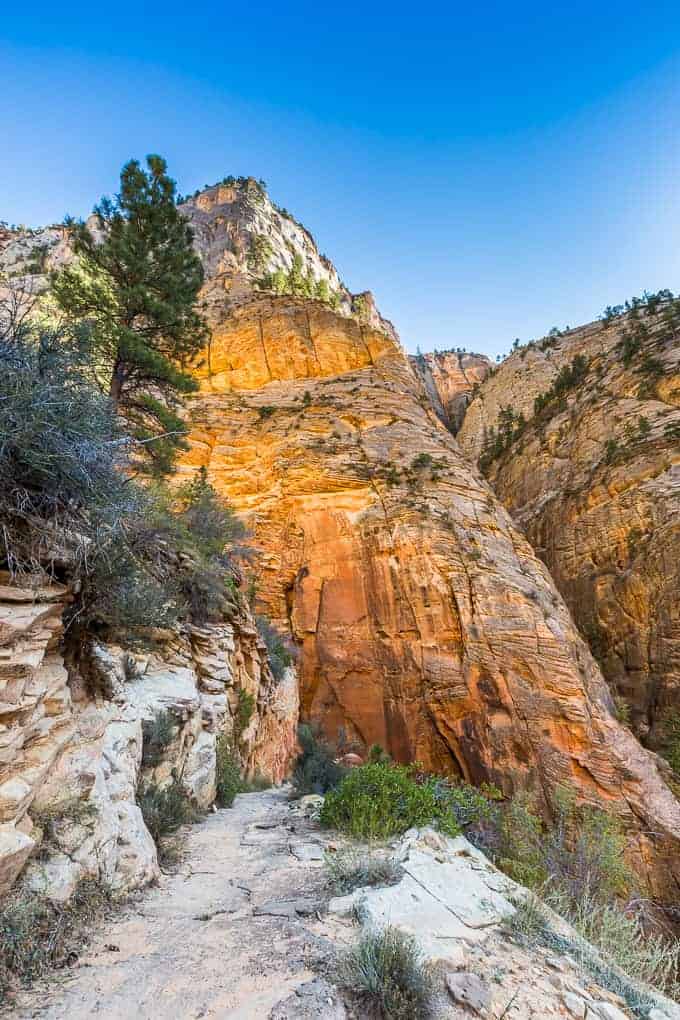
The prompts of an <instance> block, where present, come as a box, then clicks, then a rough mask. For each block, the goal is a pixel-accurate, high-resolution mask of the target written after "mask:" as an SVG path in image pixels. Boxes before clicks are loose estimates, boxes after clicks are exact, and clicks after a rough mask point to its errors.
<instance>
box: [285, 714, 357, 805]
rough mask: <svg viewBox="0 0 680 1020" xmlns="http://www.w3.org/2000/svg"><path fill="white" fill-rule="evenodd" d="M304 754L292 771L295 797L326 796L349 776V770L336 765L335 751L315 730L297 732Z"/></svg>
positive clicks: (302, 729) (309, 727)
mask: <svg viewBox="0 0 680 1020" xmlns="http://www.w3.org/2000/svg"><path fill="white" fill-rule="evenodd" d="M298 742H299V744H300V748H301V752H300V755H299V756H298V759H297V761H296V763H295V768H294V770H293V795H294V796H296V797H304V796H305V795H307V794H310V793H318V794H325V793H327V792H328V790H331V789H333V787H335V786H337V785H338V783H339V782H340V781H341V780H342V779H343V777H344V776H346V775H347V769H346V768H343V766H342V765H338V764H337V762H336V760H335V759H336V757H337V752H336V750H335V748H333V747H331V745H330V744H329V743H328V742H327V741H326V740H324V738H323V737H322V736H321V734H320V733H319V731H318V730H317V729H315V728H314V727H313V726H309V725H307V724H304V723H303V724H302V725H301V726H300V727H299V728H298Z"/></svg>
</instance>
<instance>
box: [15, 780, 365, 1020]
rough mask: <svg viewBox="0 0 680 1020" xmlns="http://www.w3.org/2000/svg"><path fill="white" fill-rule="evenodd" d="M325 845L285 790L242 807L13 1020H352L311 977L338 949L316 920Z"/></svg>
mask: <svg viewBox="0 0 680 1020" xmlns="http://www.w3.org/2000/svg"><path fill="white" fill-rule="evenodd" d="M321 838H322V837H321V836H320V834H319V832H318V829H316V831H315V828H314V826H313V825H312V824H310V823H309V822H308V821H306V820H305V819H304V818H302V817H300V816H299V815H296V814H295V813H293V812H291V810H290V805H289V802H288V800H287V797H286V793H285V792H283V791H281V790H268V791H265V792H263V793H255V794H245V795H242V796H240V797H238V798H237V799H236V803H235V806H234V807H233V808H232V809H230V810H224V811H218V812H216V813H214V814H211V815H209V816H208V817H207V818H206V819H205V820H204V821H203V822H201V823H200V824H198V825H196V826H194V827H192V829H191V831H190V834H189V837H188V845H187V856H186V862H185V863H184V864H183V866H182V867H181V869H180V871H179V872H178V873H176V874H172V875H166V876H164V877H163V878H162V880H161V882H160V885H159V886H158V887H157V888H154V889H152V890H150V891H149V892H148V893H147V894H146V895H144V896H143V897H142V898H141V899H140V900H139V901H138V902H136V903H134V904H132V905H128V906H126V907H125V908H124V910H123V911H122V912H121V913H120V914H119V915H118V916H116V917H115V918H113V919H112V920H111V921H109V922H108V923H107V924H105V925H104V926H103V928H102V929H101V931H100V932H98V934H97V935H96V937H95V939H94V941H93V943H92V945H91V947H90V948H89V950H88V952H87V955H85V956H83V957H82V958H81V959H80V960H79V961H78V963H77V965H76V966H75V968H74V969H72V970H69V971H67V972H62V973H61V975H60V976H59V977H57V979H56V980H54V979H53V980H52V981H51V982H50V984H49V985H48V986H46V987H45V988H41V989H40V990H34V991H33V992H31V993H30V994H27V995H25V996H23V997H22V999H21V1000H20V1002H19V1004H18V1005H17V1008H15V1010H14V1011H13V1012H12V1013H11V1014H10V1016H12V1017H13V1018H15V1020H20V1018H21V1020H25V1018H28V1017H44V1018H46V1020H62V1018H66V1017H68V1018H69V1020H80V1018H83V1020H84V1018H86V1017H87V1018H90V1017H92V1016H101V1017H105V1018H106V1020H119V1018H120V1020H123V1018H125V1020H130V1018H137V1017H139V1018H142V1017H143V1018H145V1020H146V1018H148V1020H156V1018H158V1020H161V1018H162V1020H184V1018H194V1017H206V1018H207V1017H213V1018H221V1017H229V1018H234V1020H236V1018H243V1020H246V1018H248V1020H251V1018H252V1020H266V1018H268V1017H270V1016H272V1018H273V1020H286V1018H288V1017H306V1016H315V1017H321V1016H323V1017H326V1018H328V1020H331V1018H335V1017H344V1016H345V1012H344V1009H343V1007H342V1006H340V1004H338V1003H336V1002H335V1001H333V995H332V989H331V988H330V987H329V986H328V985H326V983H325V982H324V981H322V980H319V979H316V980H315V973H314V970H313V966H314V965H316V966H318V965H319V964H321V965H322V964H323V961H324V959H326V958H327V957H328V955H329V953H330V951H331V944H330V941H329V939H328V937H327V935H326V934H324V930H323V929H324V925H323V924H321V923H320V922H319V921H318V914H317V910H318V908H319V906H320V904H321V902H322V899H323V894H322V881H323V878H322V873H321V871H320V861H321V858H322V852H323V847H322V844H321ZM296 993H297V994H296ZM291 996H292V999H291V998H290V997H291ZM329 998H330V999H331V1001H329ZM286 999H289V1000H290V1001H289V1004H288V1005H286V1004H285V1000H286ZM279 1004H282V1005H281V1006H280V1007H279ZM275 1007H277V1008H275Z"/></svg>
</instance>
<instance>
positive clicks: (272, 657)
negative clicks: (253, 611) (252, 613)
mask: <svg viewBox="0 0 680 1020" xmlns="http://www.w3.org/2000/svg"><path fill="white" fill-rule="evenodd" d="M255 622H256V624H257V632H258V634H259V635H260V637H261V638H262V640H263V641H264V644H265V647H266V649H267V659H268V661H269V668H270V669H271V671H272V674H273V676H274V679H275V680H281V679H282V677H283V674H284V673H285V671H286V669H287V668H288V666H290V664H291V663H292V661H293V656H292V655H291V652H290V649H289V648H288V647H287V646H286V643H285V641H284V639H283V638H282V637H281V635H280V634H279V633H278V631H277V630H275V628H274V627H272V625H271V623H270V622H269V620H268V619H267V618H266V616H257V617H256V618H255Z"/></svg>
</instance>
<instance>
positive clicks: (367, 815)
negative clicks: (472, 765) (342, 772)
mask: <svg viewBox="0 0 680 1020" xmlns="http://www.w3.org/2000/svg"><path fill="white" fill-rule="evenodd" d="M320 819H321V824H322V825H325V826H327V827H328V828H333V829H339V830H340V831H341V832H346V833H348V834H349V835H350V836H354V837H355V838H358V839H389V838H390V837H392V836H399V835H401V834H402V833H404V832H406V830H407V829H410V828H412V827H414V826H416V827H417V826H424V825H436V826H438V827H439V828H440V829H441V830H442V831H443V832H446V833H447V834H449V835H452V836H457V835H458V834H459V833H460V831H461V830H460V826H459V824H458V822H457V820H456V816H455V814H454V812H453V811H452V810H451V807H450V805H449V803H448V799H447V797H445V796H442V795H441V790H440V788H439V784H438V781H437V780H436V779H434V778H426V779H423V780H422V782H416V780H415V778H414V770H413V768H412V767H410V766H406V765H391V764H386V763H375V764H369V765H362V766H360V767H359V768H355V769H352V770H351V771H350V772H348V774H347V775H346V776H345V778H344V779H343V780H342V782H341V783H340V784H339V786H337V787H336V788H335V789H332V790H329V792H328V793H327V794H326V799H325V801H324V805H323V807H322V809H321V815H320Z"/></svg>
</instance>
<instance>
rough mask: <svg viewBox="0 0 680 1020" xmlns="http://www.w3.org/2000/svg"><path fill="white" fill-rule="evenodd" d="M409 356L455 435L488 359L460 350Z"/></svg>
mask: <svg viewBox="0 0 680 1020" xmlns="http://www.w3.org/2000/svg"><path fill="white" fill-rule="evenodd" d="M410 360H411V365H412V366H413V368H414V369H415V371H416V374H417V375H418V376H420V379H421V381H422V383H423V386H424V387H425V391H426V393H427V395H428V397H429V398H430V400H431V401H432V406H433V407H434V409H435V411H436V412H437V414H438V415H439V417H440V418H441V419H442V421H443V422H444V424H445V425H448V427H449V428H450V429H451V431H452V432H453V433H454V435H455V433H457V432H458V429H459V428H460V426H461V424H462V422H463V418H464V417H465V409H466V408H467V406H468V404H469V403H470V400H471V399H472V396H473V394H474V393H475V392H476V391H477V389H478V388H479V386H480V385H481V383H482V382H483V381H484V380H485V379H486V377H487V376H488V375H489V372H490V371H491V367H492V365H491V362H490V361H489V359H488V358H487V357H485V356H484V355H483V354H468V353H467V352H466V351H460V350H458V351H435V352H434V353H433V354H415V355H413V356H412V357H411V359H410Z"/></svg>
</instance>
